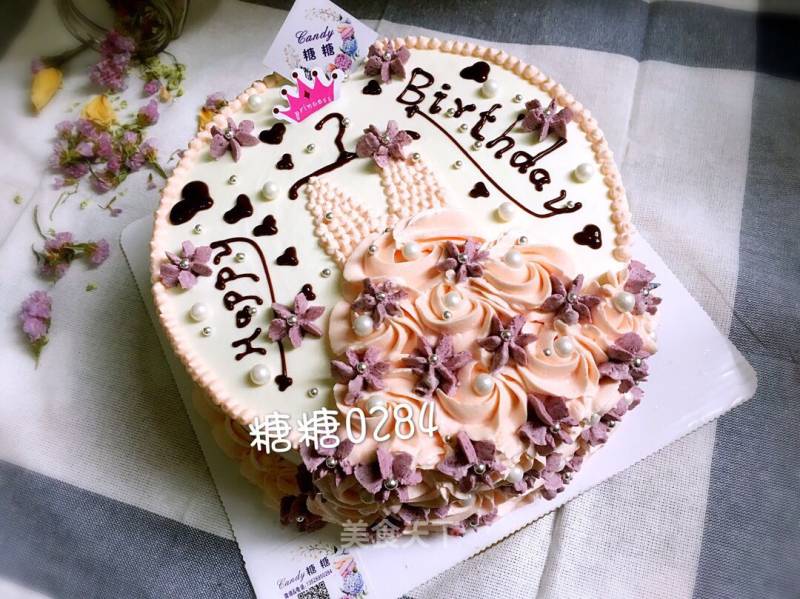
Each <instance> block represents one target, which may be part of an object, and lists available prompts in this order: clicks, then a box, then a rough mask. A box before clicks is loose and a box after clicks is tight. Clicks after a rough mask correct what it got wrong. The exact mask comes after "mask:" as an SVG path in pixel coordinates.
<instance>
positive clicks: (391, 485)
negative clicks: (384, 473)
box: [383, 478, 400, 491]
mask: <svg viewBox="0 0 800 599" xmlns="http://www.w3.org/2000/svg"><path fill="white" fill-rule="evenodd" d="M399 484H400V483H399V482H397V479H396V478H388V479H386V480H385V481H383V488H384V489H386V490H387V491H393V490H394V489H396V488H397V487H398V485H399Z"/></svg>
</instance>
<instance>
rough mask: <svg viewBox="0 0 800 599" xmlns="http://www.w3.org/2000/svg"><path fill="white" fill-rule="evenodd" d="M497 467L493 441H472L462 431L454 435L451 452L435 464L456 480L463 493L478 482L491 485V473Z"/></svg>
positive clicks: (472, 488) (443, 472)
mask: <svg viewBox="0 0 800 599" xmlns="http://www.w3.org/2000/svg"><path fill="white" fill-rule="evenodd" d="M499 468H500V464H499V462H497V461H496V460H495V446H494V443H492V442H491V441H473V440H472V439H470V438H469V435H467V433H465V432H464V431H459V433H458V434H457V435H456V443H455V446H454V447H453V453H451V454H450V455H449V456H447V457H446V458H445V459H444V460H442V461H441V462H439V464H438V465H437V466H436V469H437V470H438V471H439V472H441V473H442V474H446V475H447V476H449V477H451V478H453V479H455V480H457V481H458V483H459V485H458V486H459V489H460V490H461V491H462V492H464V493H469V492H470V491H472V490H474V489H475V488H476V487H477V486H478V484H480V483H483V484H485V485H488V486H490V487H491V486H492V479H491V474H492V472H496V471H497V470H498V469H499Z"/></svg>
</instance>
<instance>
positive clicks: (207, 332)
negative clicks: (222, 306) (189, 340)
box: [200, 327, 213, 337]
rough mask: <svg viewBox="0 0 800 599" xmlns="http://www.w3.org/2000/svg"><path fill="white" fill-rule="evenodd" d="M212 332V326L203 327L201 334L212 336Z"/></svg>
mask: <svg viewBox="0 0 800 599" xmlns="http://www.w3.org/2000/svg"><path fill="white" fill-rule="evenodd" d="M212 332H213V331H212V330H211V327H203V328H202V329H201V330H200V334H201V335H202V336H203V337H211V333H212Z"/></svg>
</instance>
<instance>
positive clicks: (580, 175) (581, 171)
mask: <svg viewBox="0 0 800 599" xmlns="http://www.w3.org/2000/svg"><path fill="white" fill-rule="evenodd" d="M572 176H573V177H575V180H576V181H577V182H578V183H586V182H587V181H588V180H589V179H591V178H592V177H593V176H594V166H593V165H591V164H589V163H588V162H582V163H581V164H579V165H578V166H576V167H575V170H574V171H572Z"/></svg>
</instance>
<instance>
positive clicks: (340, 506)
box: [308, 476, 384, 524]
mask: <svg viewBox="0 0 800 599" xmlns="http://www.w3.org/2000/svg"><path fill="white" fill-rule="evenodd" d="M315 484H316V486H317V488H318V489H319V491H320V493H319V494H317V495H315V496H314V497H313V498H311V499H309V500H308V509H309V510H311V511H312V512H313V513H315V514H317V515H318V516H321V517H322V518H323V519H324V520H326V521H328V522H337V523H339V524H342V523H344V522H346V521H347V520H350V521H351V522H358V521H365V522H371V521H373V520H379V519H380V514H382V513H383V512H384V506H383V504H380V503H378V502H376V501H375V500H374V499H373V498H372V496H371V495H370V494H369V493H368V492H367V491H366V489H364V487H362V486H361V484H360V483H359V482H358V481H357V480H356V479H355V477H353V476H347V477H345V478H344V479H343V480H342V482H341V483H340V484H338V485H337V484H336V483H335V479H334V477H333V476H325V477H322V478H320V479H317V480H316V481H315Z"/></svg>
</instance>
